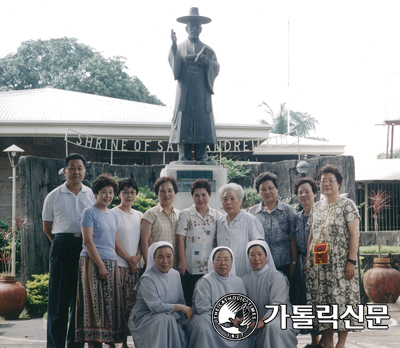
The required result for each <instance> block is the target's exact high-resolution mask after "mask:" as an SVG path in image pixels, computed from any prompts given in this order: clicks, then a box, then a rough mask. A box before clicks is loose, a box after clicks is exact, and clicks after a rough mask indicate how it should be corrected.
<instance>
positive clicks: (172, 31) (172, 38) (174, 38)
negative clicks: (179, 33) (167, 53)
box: [171, 29, 178, 47]
mask: <svg viewBox="0 0 400 348" xmlns="http://www.w3.org/2000/svg"><path fill="white" fill-rule="evenodd" d="M171 40H172V47H176V43H177V41H178V40H177V38H176V33H175V32H174V29H171Z"/></svg>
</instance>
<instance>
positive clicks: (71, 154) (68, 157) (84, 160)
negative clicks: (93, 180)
mask: <svg viewBox="0 0 400 348" xmlns="http://www.w3.org/2000/svg"><path fill="white" fill-rule="evenodd" d="M74 159H78V160H81V161H82V162H83V165H84V166H85V168H86V158H85V157H83V156H82V155H80V154H79V153H70V154H69V155H68V156H67V157H65V159H64V162H65V167H68V163H69V161H71V160H74Z"/></svg>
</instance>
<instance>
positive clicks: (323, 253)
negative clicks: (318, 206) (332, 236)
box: [312, 200, 338, 265]
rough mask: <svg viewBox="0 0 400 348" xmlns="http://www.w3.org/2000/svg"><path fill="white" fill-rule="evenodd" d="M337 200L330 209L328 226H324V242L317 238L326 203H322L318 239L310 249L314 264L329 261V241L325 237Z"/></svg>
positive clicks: (324, 263)
mask: <svg viewBox="0 0 400 348" xmlns="http://www.w3.org/2000/svg"><path fill="white" fill-rule="evenodd" d="M337 201H338V200H337ZM337 201H336V202H335V204H334V206H333V208H332V211H331V215H330V217H329V221H328V227H327V228H326V235H325V242H324V243H319V240H320V238H321V234H322V226H323V224H324V214H325V207H326V203H325V205H324V210H323V211H322V219H321V220H322V221H321V229H320V231H319V236H318V241H317V243H315V244H314V246H313V249H312V252H313V254H314V265H326V264H328V263H329V254H328V250H329V243H328V242H327V239H328V233H329V226H330V225H331V219H332V215H333V212H334V211H335V207H336V203H337Z"/></svg>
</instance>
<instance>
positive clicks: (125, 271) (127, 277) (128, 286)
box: [118, 267, 139, 336]
mask: <svg viewBox="0 0 400 348" xmlns="http://www.w3.org/2000/svg"><path fill="white" fill-rule="evenodd" d="M118 273H119V288H120V291H121V293H122V294H121V296H122V308H123V309H124V314H125V323H126V326H125V328H126V335H127V336H130V335H131V333H130V331H129V328H128V319H129V315H130V314H131V310H132V308H133V306H134V305H135V303H136V296H135V286H136V283H137V282H138V280H139V273H132V272H131V270H130V268H129V267H118Z"/></svg>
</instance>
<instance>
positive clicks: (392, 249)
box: [360, 245, 400, 254]
mask: <svg viewBox="0 0 400 348" xmlns="http://www.w3.org/2000/svg"><path fill="white" fill-rule="evenodd" d="M381 251H382V253H383V254H400V247H398V246H388V245H382V249H381ZM378 252H379V250H378V246H377V245H371V246H360V253H361V254H378Z"/></svg>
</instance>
